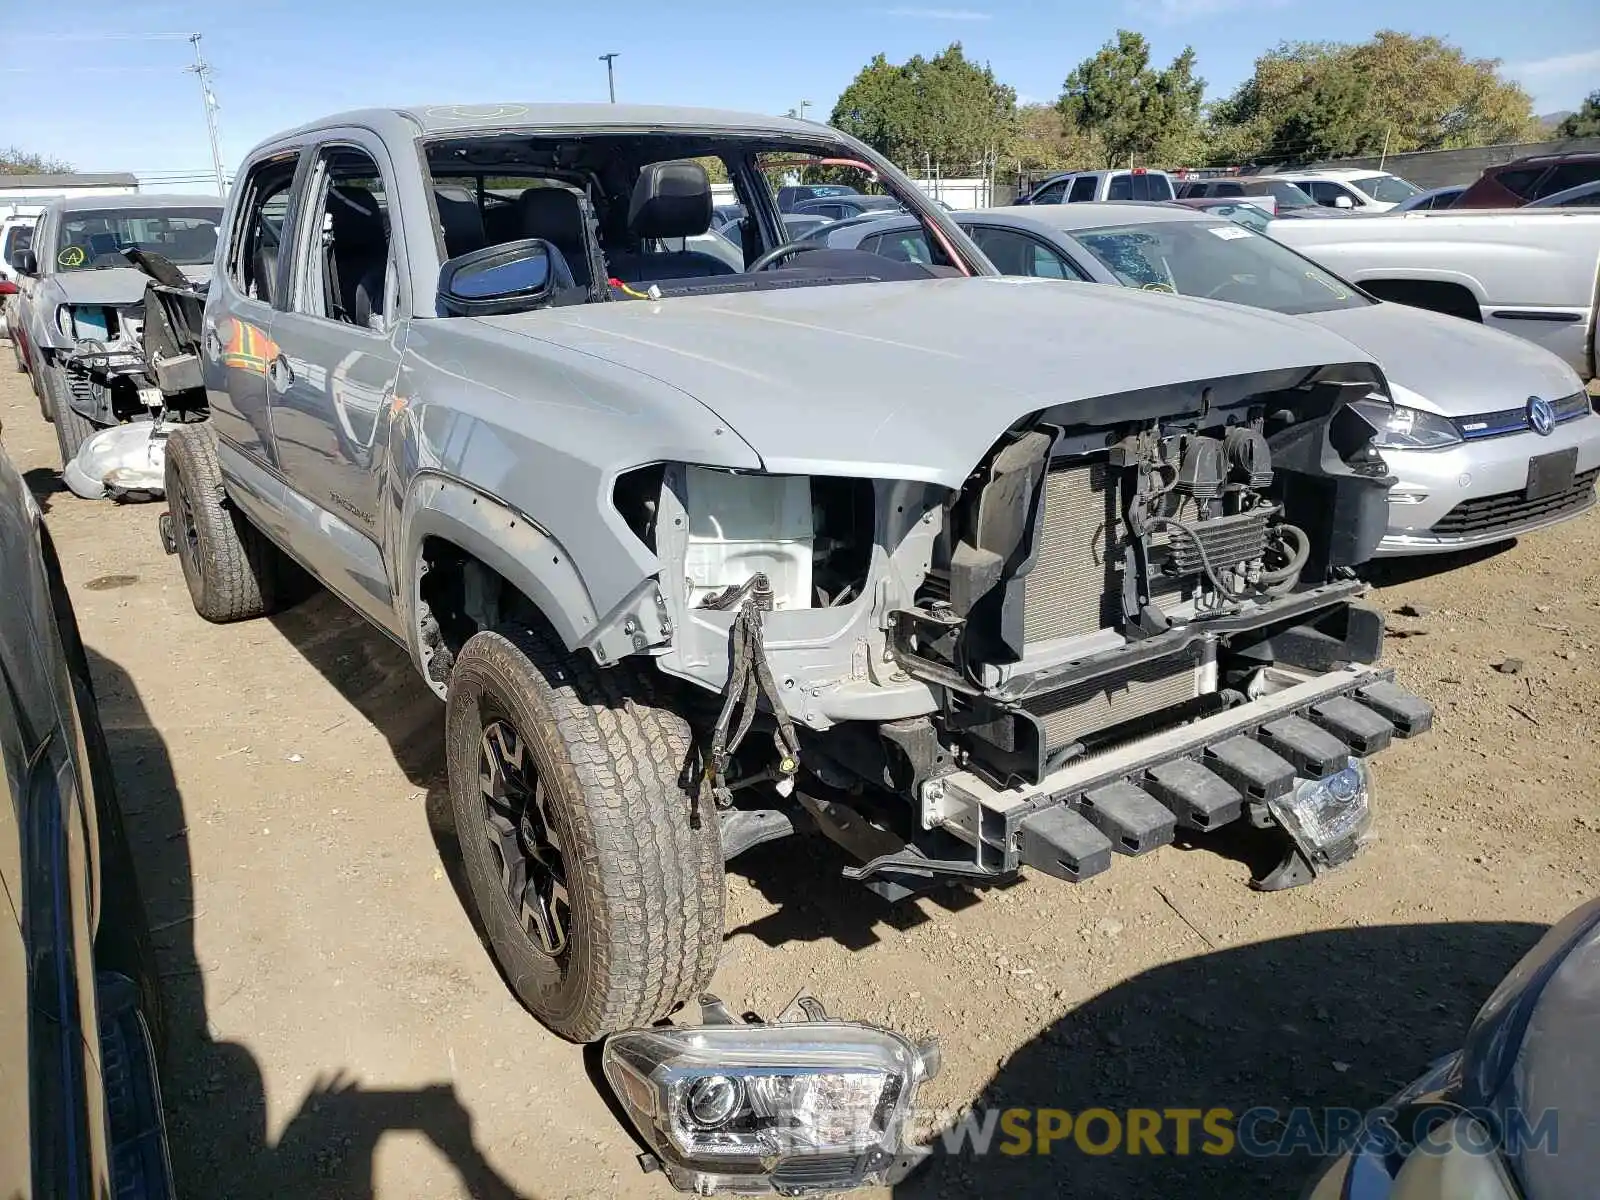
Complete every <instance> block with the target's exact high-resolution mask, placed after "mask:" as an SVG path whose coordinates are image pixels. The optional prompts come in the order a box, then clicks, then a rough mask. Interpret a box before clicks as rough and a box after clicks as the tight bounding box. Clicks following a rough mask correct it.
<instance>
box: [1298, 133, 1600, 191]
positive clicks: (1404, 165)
mask: <svg viewBox="0 0 1600 1200" xmlns="http://www.w3.org/2000/svg"><path fill="white" fill-rule="evenodd" d="M1572 150H1600V137H1590V138H1562V139H1558V140H1557V141H1553V142H1522V143H1513V144H1508V145H1504V146H1474V147H1473V148H1472V149H1470V150H1417V151H1413V152H1412V153H1409V154H1391V155H1389V156H1388V158H1386V159H1384V160H1383V169H1384V170H1385V171H1392V172H1394V173H1395V174H1396V175H1398V176H1400V177H1401V178H1402V179H1409V180H1410V181H1411V182H1412V183H1414V184H1416V185H1417V186H1418V187H1420V188H1436V187H1449V186H1451V185H1452V184H1458V183H1471V182H1472V181H1473V180H1474V179H1476V178H1477V177H1478V176H1479V175H1481V174H1483V172H1484V169H1485V168H1486V167H1493V166H1498V165H1499V164H1500V163H1505V162H1510V161H1511V160H1512V159H1514V158H1525V157H1527V156H1528V155H1530V154H1561V153H1565V152H1568V151H1572ZM1316 165H1317V166H1319V167H1361V168H1368V167H1371V168H1375V167H1377V165H1378V159H1377V158H1376V157H1374V158H1341V159H1339V160H1338V161H1337V162H1321V163H1317V164H1316Z"/></svg>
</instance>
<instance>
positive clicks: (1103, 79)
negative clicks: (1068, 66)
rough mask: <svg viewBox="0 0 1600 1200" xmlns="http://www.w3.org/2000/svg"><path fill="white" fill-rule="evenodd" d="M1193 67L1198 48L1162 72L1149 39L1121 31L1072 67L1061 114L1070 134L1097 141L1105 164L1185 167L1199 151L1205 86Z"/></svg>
mask: <svg viewBox="0 0 1600 1200" xmlns="http://www.w3.org/2000/svg"><path fill="white" fill-rule="evenodd" d="M1194 63H1195V57H1194V50H1193V48H1191V47H1185V48H1184V51H1183V53H1182V54H1180V55H1178V57H1177V58H1175V59H1173V60H1172V62H1171V64H1170V65H1169V66H1167V67H1166V68H1165V69H1163V70H1159V71H1158V70H1156V69H1155V68H1154V67H1152V66H1151V65H1150V45H1149V43H1148V42H1146V41H1145V40H1144V36H1143V35H1142V34H1138V33H1133V32H1131V31H1129V30H1126V29H1119V30H1117V36H1116V38H1115V39H1114V40H1112V41H1109V42H1107V43H1106V44H1105V45H1104V46H1102V47H1101V48H1100V50H1099V51H1098V52H1097V53H1096V54H1095V55H1094V56H1093V57H1091V58H1086V59H1084V60H1083V62H1081V63H1079V64H1078V65H1077V66H1076V67H1074V68H1073V69H1072V73H1071V74H1070V75H1068V76H1067V78H1066V82H1065V83H1063V84H1062V87H1061V98H1060V99H1059V100H1058V101H1057V102H1056V108H1057V110H1058V111H1059V112H1060V113H1061V116H1062V119H1063V120H1064V121H1065V122H1066V124H1067V126H1068V128H1070V129H1073V130H1076V131H1077V132H1078V133H1079V134H1081V135H1084V136H1089V137H1093V138H1094V139H1096V141H1097V142H1098V143H1099V145H1100V146H1101V148H1102V155H1101V162H1100V165H1102V166H1107V167H1115V166H1126V165H1131V164H1133V163H1135V162H1149V161H1161V162H1168V161H1171V162H1174V163H1175V162H1178V161H1182V160H1184V159H1186V158H1187V157H1188V156H1189V155H1191V154H1193V153H1196V152H1197V151H1198V150H1199V147H1200V145H1201V124H1200V100H1201V97H1202V95H1203V94H1204V92H1205V80H1203V79H1201V78H1199V77H1198V76H1196V75H1195V73H1194Z"/></svg>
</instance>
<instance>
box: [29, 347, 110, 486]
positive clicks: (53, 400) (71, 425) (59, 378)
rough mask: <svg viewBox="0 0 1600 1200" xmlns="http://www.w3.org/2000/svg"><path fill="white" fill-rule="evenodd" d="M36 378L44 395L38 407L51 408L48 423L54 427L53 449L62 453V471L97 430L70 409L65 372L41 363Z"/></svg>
mask: <svg viewBox="0 0 1600 1200" xmlns="http://www.w3.org/2000/svg"><path fill="white" fill-rule="evenodd" d="M39 374H40V375H41V376H43V384H44V391H45V393H46V395H45V396H43V397H41V398H40V403H41V404H45V403H48V405H49V407H50V421H51V423H52V424H53V425H55V427H56V445H57V447H59V448H60V451H61V469H62V470H63V471H65V470H66V469H67V464H68V463H69V462H71V461H72V460H73V459H74V458H75V457H77V454H78V447H79V446H81V445H83V443H84V439H86V438H87V437H88V436H89V435H90V434H92V433H94V432H95V431H96V430H97V429H99V428H100V426H98V425H96V424H95V423H94V422H93V421H91V420H89V418H88V417H86V416H84V415H83V414H82V413H80V412H79V411H78V410H77V409H75V408H73V407H72V401H71V400H70V399H69V395H70V393H71V385H70V384H69V383H68V382H67V376H66V372H65V371H63V370H62V369H61V368H60V367H57V366H54V365H52V364H48V363H42V364H40V366H39Z"/></svg>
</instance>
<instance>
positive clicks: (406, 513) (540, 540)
mask: <svg viewBox="0 0 1600 1200" xmlns="http://www.w3.org/2000/svg"><path fill="white" fill-rule="evenodd" d="M400 531H401V532H400V539H399V547H398V549H399V553H400V559H399V561H398V562H397V563H396V567H397V570H396V577H397V579H398V580H399V582H400V584H401V586H400V587H399V588H398V589H396V590H397V598H398V599H399V601H400V606H401V611H400V617H401V620H402V622H403V626H404V628H405V631H406V646H407V649H409V650H410V651H411V656H412V661H414V662H416V663H417V664H419V666H420V664H422V663H424V662H426V657H425V656H424V654H423V648H422V646H421V643H420V639H419V627H418V622H417V611H418V608H419V606H420V604H421V588H422V575H421V572H420V571H418V570H417V564H418V562H419V561H420V558H421V554H422V544H423V542H424V541H425V540H427V539H428V538H430V537H437V538H441V539H443V540H444V541H447V542H451V543H452V544H454V545H456V546H458V547H460V548H461V549H462V550H464V551H465V552H466V553H468V554H471V555H472V556H473V557H474V558H476V559H478V560H479V561H480V562H482V563H483V564H484V565H485V566H486V567H488V568H490V569H491V570H493V571H495V572H497V573H498V574H499V575H500V576H501V577H502V578H503V579H505V580H506V582H508V583H509V584H510V585H511V586H512V587H514V588H516V589H517V590H518V591H520V592H521V593H522V594H523V595H524V596H526V597H527V598H528V599H529V600H530V601H531V602H532V603H533V604H534V606H535V607H537V608H538V610H539V611H540V612H541V613H542V614H543V615H544V617H545V619H546V620H547V621H549V622H550V625H551V627H552V628H553V629H554V630H555V632H556V634H557V636H558V637H560V638H561V642H562V644H563V645H564V646H566V648H567V649H568V650H573V649H576V648H577V647H578V645H579V644H580V643H582V642H583V641H584V640H585V639H586V638H588V637H589V636H590V635H592V634H593V632H594V631H595V629H596V627H597V626H598V625H599V616H598V614H597V613H596V612H595V608H594V601H593V600H592V599H591V598H590V596H589V590H588V588H587V587H586V586H585V585H584V582H583V578H582V576H580V575H579V574H578V570H577V568H576V566H575V565H574V564H573V562H572V558H571V556H570V555H569V554H568V553H567V552H566V548H565V547H563V546H562V545H561V543H560V542H559V541H557V540H556V539H555V538H554V537H552V536H551V535H550V534H549V533H548V532H547V531H546V530H544V529H541V528H540V527H539V526H538V525H537V524H535V523H534V522H533V521H531V520H530V519H529V518H528V517H527V516H526V515H525V514H523V513H521V512H518V511H517V510H516V509H514V508H512V507H510V506H509V505H507V504H506V503H505V502H504V501H501V500H499V499H496V498H495V497H494V496H491V495H489V494H488V493H486V492H482V491H479V490H478V489H476V488H473V487H470V486H469V485H467V484H465V483H462V482H461V481H460V480H458V479H454V478H451V477H449V476H446V475H439V474H435V473H433V472H427V471H425V472H422V473H420V474H419V475H418V476H417V477H416V478H415V479H414V480H413V481H412V483H411V487H410V489H409V490H408V491H407V493H406V499H405V504H404V506H403V507H402V513H401V521H400ZM424 674H425V673H424Z"/></svg>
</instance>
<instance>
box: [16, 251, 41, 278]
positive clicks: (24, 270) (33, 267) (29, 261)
mask: <svg viewBox="0 0 1600 1200" xmlns="http://www.w3.org/2000/svg"><path fill="white" fill-rule="evenodd" d="M11 266H12V268H13V269H14V270H15V271H16V272H17V273H18V274H20V275H37V274H38V273H39V260H38V259H37V258H36V257H35V256H34V253H33V251H32V250H18V251H15V252H14V253H13V254H12V255H11Z"/></svg>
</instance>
